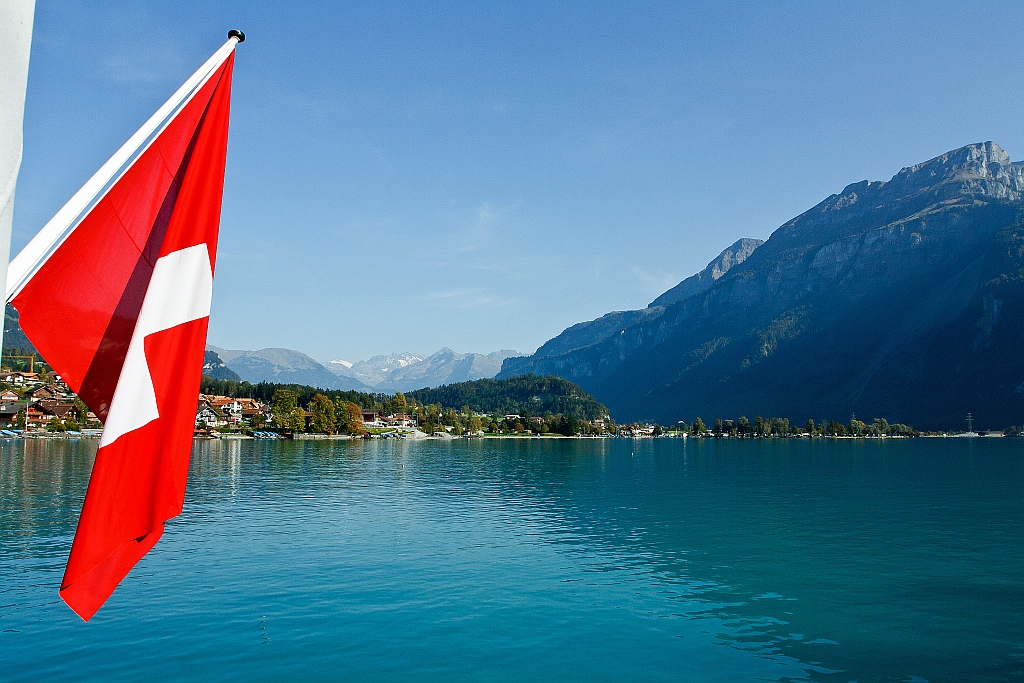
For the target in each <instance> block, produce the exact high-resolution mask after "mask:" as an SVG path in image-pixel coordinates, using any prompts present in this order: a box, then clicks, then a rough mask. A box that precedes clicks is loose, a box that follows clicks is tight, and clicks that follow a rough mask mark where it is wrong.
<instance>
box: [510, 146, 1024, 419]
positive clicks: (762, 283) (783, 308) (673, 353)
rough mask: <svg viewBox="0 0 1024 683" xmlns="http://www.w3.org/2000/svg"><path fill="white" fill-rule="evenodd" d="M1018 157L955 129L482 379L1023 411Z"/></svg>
mask: <svg viewBox="0 0 1024 683" xmlns="http://www.w3.org/2000/svg"><path fill="white" fill-rule="evenodd" d="M1022 342H1024V163H1021V162H1017V163H1011V161H1010V159H1009V157H1008V155H1007V154H1006V152H1005V151H1003V150H1002V149H1001V148H1000V147H999V146H998V145H996V144H994V143H991V142H986V143H979V144H973V145H968V146H966V147H962V148H960V149H957V150H953V151H951V152H948V153H946V154H943V155H941V156H939V157H936V158H934V159H931V160H929V161H926V162H924V163H920V164H917V165H914V166H910V167H907V168H904V169H903V170H901V171H900V172H899V173H897V174H896V175H895V176H894V177H893V178H892V180H890V181H888V182H882V181H862V182H859V183H854V184H852V185H849V186H848V187H846V188H845V189H844V190H843V191H842V192H841V193H840V194H836V195H832V196H830V197H828V198H827V199H825V200H824V201H823V202H821V203H820V204H818V205H817V206H815V207H813V208H812V209H810V210H808V211H806V212H805V213H803V214H801V215H800V216H797V217H796V218H794V219H792V220H790V221H788V222H787V223H785V224H784V225H783V226H781V227H780V228H779V229H778V230H776V231H775V232H774V233H773V234H772V235H771V237H770V238H769V239H768V241H767V242H765V243H763V244H762V243H760V242H759V241H758V240H740V241H739V242H737V243H736V244H734V245H732V246H731V247H729V249H727V250H726V251H724V252H722V254H721V255H720V256H719V257H718V258H717V259H715V261H712V262H711V264H709V265H708V268H707V269H705V270H704V271H702V272H701V273H698V274H697V275H694V276H692V277H690V278H687V279H686V280H684V281H683V282H681V283H680V284H679V285H677V286H676V287H673V288H672V289H671V290H669V291H668V292H666V293H665V294H663V295H662V296H660V297H658V298H657V299H655V300H654V301H653V302H652V303H651V305H650V306H649V307H647V308H645V309H640V310H634V311H619V312H614V313H610V314H608V315H606V316H603V317H601V318H598V319H597V320H593V321H590V322H586V323H580V324H577V325H574V326H572V327H570V328H568V329H566V330H565V331H564V332H562V333H561V334H560V335H558V336H557V337H555V338H554V339H551V340H550V341H548V342H547V343H545V344H544V345H543V346H541V347H540V348H539V349H538V350H537V352H536V353H535V354H533V355H532V356H526V357H519V358H510V359H507V360H505V361H504V364H503V366H502V370H501V372H500V373H499V375H498V377H499V378H503V377H512V376H515V375H520V374H524V373H533V374H537V375H547V374H553V375H557V376H560V377H563V378H566V379H568V380H570V381H573V382H576V383H577V384H579V385H580V386H581V387H583V388H584V389H585V390H587V391H589V392H591V393H592V394H594V396H595V397H596V398H597V399H598V400H599V401H601V402H602V403H604V404H605V405H607V406H608V408H609V409H610V410H611V412H612V415H613V416H614V417H615V418H616V419H618V420H620V421H623V420H632V419H652V420H657V421H658V422H661V423H662V424H666V423H674V422H676V421H677V420H684V419H685V420H693V419H694V418H695V417H697V416H698V415H699V416H702V417H703V418H704V419H705V420H707V419H714V418H716V417H722V418H736V417H738V416H739V415H747V416H748V417H750V418H753V417H754V416H756V415H761V416H764V417H768V416H781V417H789V418H790V419H795V420H800V421H801V423H802V421H803V420H805V419H807V418H812V419H815V420H820V419H822V418H829V419H837V420H841V421H843V422H845V421H847V420H848V419H849V418H850V416H851V414H853V413H856V415H857V417H859V418H862V419H864V418H866V419H871V418H873V417H883V418H886V419H887V420H889V421H890V422H904V423H907V424H912V425H914V426H915V427H918V428H924V429H949V428H963V427H964V426H965V424H964V418H965V416H966V415H967V413H968V412H971V413H973V414H974V417H975V424H976V425H979V426H981V427H983V428H998V427H1005V426H1007V425H1009V424H1021V422H1022V421H1024V354H1022V353H1021V350H1022Z"/></svg>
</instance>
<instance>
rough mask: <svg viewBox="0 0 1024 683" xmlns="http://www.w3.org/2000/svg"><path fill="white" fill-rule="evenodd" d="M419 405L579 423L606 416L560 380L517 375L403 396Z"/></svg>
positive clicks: (604, 410)
mask: <svg viewBox="0 0 1024 683" xmlns="http://www.w3.org/2000/svg"><path fill="white" fill-rule="evenodd" d="M406 396H407V397H410V398H413V399H415V400H416V401H417V402H419V403H423V404H427V403H440V404H441V405H442V406H444V407H445V408H452V409H453V410H459V409H460V408H461V407H462V406H469V407H470V409H472V410H474V411H476V412H478V413H488V414H493V413H499V414H506V415H507V414H517V415H545V414H547V413H552V414H555V415H566V416H572V417H576V418H579V419H581V420H597V419H600V418H605V417H607V416H608V409H607V408H605V407H604V406H603V405H601V404H600V403H598V402H597V400H595V399H594V397H593V396H591V395H590V394H588V393H587V392H585V391H584V390H583V389H581V388H580V387H578V386H576V385H575V384H573V383H572V382H569V381H566V380H564V379H562V378H561V377H536V376H534V375H521V376H518V377H512V378H509V379H501V380H496V379H481V380H477V381H475V382H459V383H458V384H448V385H446V386H442V387H437V388H434V389H420V390H418V391H411V392H409V393H407V394H406Z"/></svg>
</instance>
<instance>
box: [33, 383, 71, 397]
mask: <svg viewBox="0 0 1024 683" xmlns="http://www.w3.org/2000/svg"><path fill="white" fill-rule="evenodd" d="M63 397H64V395H63V393H62V392H60V391H58V389H57V387H55V386H53V385H50V384H45V385H43V386H41V387H39V388H38V389H36V390H35V391H33V392H32V400H34V401H43V400H46V399H50V400H56V399H59V398H63Z"/></svg>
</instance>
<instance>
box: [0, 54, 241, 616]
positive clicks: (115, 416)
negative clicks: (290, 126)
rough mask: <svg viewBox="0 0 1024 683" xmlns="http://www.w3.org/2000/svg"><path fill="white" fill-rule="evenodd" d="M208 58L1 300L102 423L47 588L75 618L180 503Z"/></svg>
mask: <svg viewBox="0 0 1024 683" xmlns="http://www.w3.org/2000/svg"><path fill="white" fill-rule="evenodd" d="M229 43H230V47H232V48H233V47H234V43H233V42H231V41H229ZM224 49H225V48H222V50H224ZM221 59H222V61H221V62H220V63H219V64H215V65H214V66H213V67H210V69H211V71H210V73H209V74H208V75H206V76H204V77H205V78H206V80H205V83H204V84H203V83H202V82H201V81H199V82H198V84H197V85H196V86H195V89H194V90H193V91H192V92H190V93H188V97H190V99H187V100H184V102H185V103H184V104H183V105H181V106H180V108H179V109H177V110H176V112H175V113H173V114H171V116H172V117H173V118H171V120H170V121H169V123H168V122H166V121H165V122H164V123H163V124H162V125H163V128H162V130H158V131H154V133H153V135H154V136H155V137H151V138H150V139H148V140H147V141H146V143H145V144H147V145H148V147H145V151H143V152H142V153H141V154H139V155H138V156H137V157H136V158H135V159H134V161H133V162H132V163H131V164H130V166H129V167H128V168H127V170H126V171H124V172H123V174H122V175H121V176H120V177H119V178H117V179H116V182H114V184H113V185H111V186H109V187H107V188H105V194H103V195H102V196H101V197H100V198H99V200H98V201H96V202H94V203H93V205H92V206H91V209H89V211H88V214H87V215H86V216H85V217H84V218H81V219H80V220H79V221H78V222H77V224H76V225H75V226H74V227H73V229H72V231H71V232H70V233H69V234H67V235H65V236H64V237H63V239H62V241H60V242H59V244H58V245H57V246H56V247H55V248H53V249H52V253H49V255H48V256H46V257H45V261H44V262H43V263H42V265H41V266H39V267H38V269H37V270H35V272H34V275H32V276H31V278H30V279H28V280H27V282H25V283H24V284H23V285H22V286H21V289H20V291H18V293H17V295H16V296H15V297H14V298H13V299H12V300H11V303H13V304H14V306H15V307H16V308H17V309H18V312H19V313H20V315H21V326H22V328H23V329H24V331H25V334H26V335H27V336H28V338H29V339H30V340H31V341H32V343H33V344H34V345H35V347H36V349H37V350H38V351H39V352H40V354H42V356H43V357H44V358H45V359H46V360H47V361H48V362H49V363H50V364H51V365H52V366H53V369H54V370H55V371H56V372H57V373H58V374H59V375H60V376H61V377H62V378H63V379H64V381H66V382H67V384H68V386H69V387H70V388H71V389H72V390H73V391H74V392H75V393H77V394H78V395H79V396H80V397H81V398H82V400H83V401H85V403H86V405H88V406H89V408H90V409H91V410H92V411H93V412H95V413H96V415H97V416H99V418H100V419H101V420H102V421H103V423H104V428H103V435H102V437H101V439H100V446H99V451H98V452H97V454H96V462H95V465H94V466H93V471H92V478H91V479H90V481H89V489H88V491H87V493H86V496H85V504H84V506H83V507H82V515H81V517H80V518H79V520H78V530H77V531H76V533H75V540H74V543H73V544H72V546H71V555H70V557H69V558H68V563H67V568H66V569H65V572H64V579H63V581H62V582H61V587H60V596H61V598H63V599H64V601H65V602H66V603H67V604H68V605H69V606H70V607H71V609H73V610H74V611H75V612H76V613H77V614H78V615H79V616H80V617H82V619H85V620H86V621H88V620H89V619H90V618H91V617H92V615H93V614H95V613H96V610H98V609H99V608H100V607H101V606H102V605H103V603H104V602H105V601H106V600H107V598H108V597H109V596H110V594H111V593H113V591H114V589H115V588H116V587H117V585H118V583H120V581H121V580H122V579H123V578H124V577H125V576H126V575H127V574H128V572H129V571H130V570H131V568H132V567H133V566H135V563H136V562H138V561H139V560H140V559H141V558H142V556H143V555H145V554H146V552H148V551H149V549H150V548H152V547H153V545H154V544H155V543H156V542H157V540H158V539H159V538H160V535H161V533H163V529H164V522H165V521H167V520H168V519H170V518H171V517H174V516H176V515H178V514H179V513H180V512H181V509H182V504H183V502H184V498H185V483H186V479H187V478H188V465H189V456H190V454H191V451H192V434H193V429H194V425H195V415H196V403H197V400H198V394H199V381H200V377H201V373H202V366H203V351H204V348H205V346H206V329H207V323H208V321H209V315H210V297H211V292H212V287H213V272H214V266H215V264H216V256H217V233H218V228H219V225H220V211H221V195H222V191H223V185H224V162H225V155H226V152H227V139H228V113H229V109H230V96H231V72H232V67H233V65H234V53H233V52H232V51H230V50H228V51H227V55H226V57H222V58H221ZM198 73H199V72H197V74H198ZM193 78H195V77H193ZM183 88H184V86H183ZM165 106H168V105H165ZM12 265H13V264H12Z"/></svg>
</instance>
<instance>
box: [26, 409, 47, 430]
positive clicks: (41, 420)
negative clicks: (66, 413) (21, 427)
mask: <svg viewBox="0 0 1024 683" xmlns="http://www.w3.org/2000/svg"><path fill="white" fill-rule="evenodd" d="M51 417H52V415H47V414H46V413H44V412H43V411H42V410H40V409H39V407H38V406H36V405H29V406H28V407H27V408H26V409H25V431H26V432H31V431H34V430H40V429H43V428H44V427H46V423H47V422H49V421H50V418H51Z"/></svg>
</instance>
